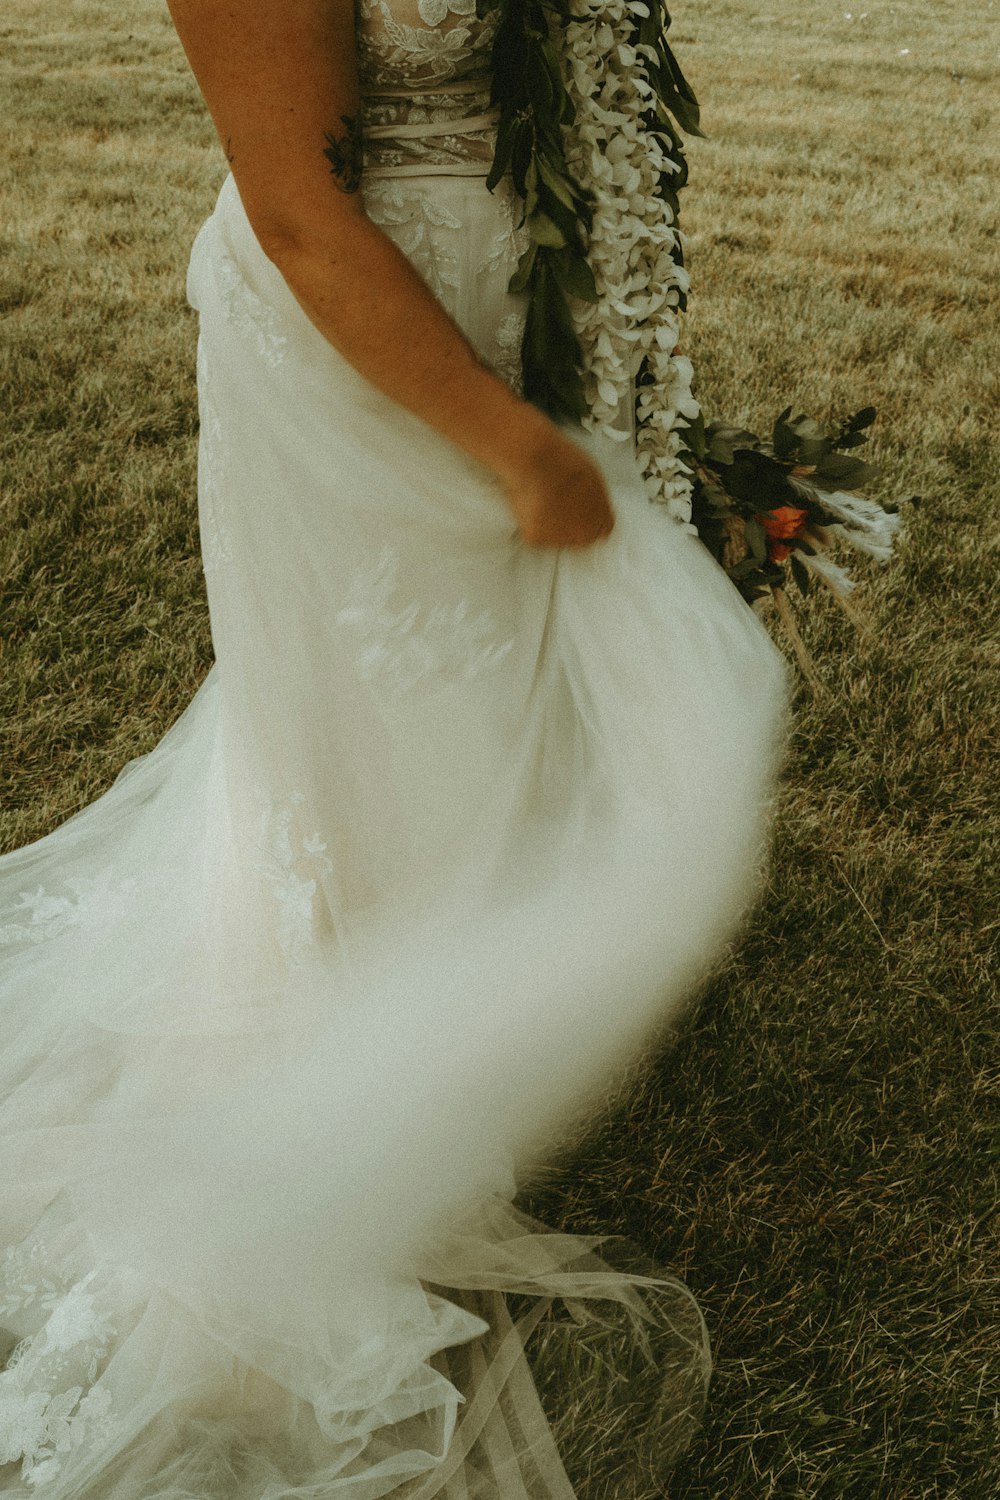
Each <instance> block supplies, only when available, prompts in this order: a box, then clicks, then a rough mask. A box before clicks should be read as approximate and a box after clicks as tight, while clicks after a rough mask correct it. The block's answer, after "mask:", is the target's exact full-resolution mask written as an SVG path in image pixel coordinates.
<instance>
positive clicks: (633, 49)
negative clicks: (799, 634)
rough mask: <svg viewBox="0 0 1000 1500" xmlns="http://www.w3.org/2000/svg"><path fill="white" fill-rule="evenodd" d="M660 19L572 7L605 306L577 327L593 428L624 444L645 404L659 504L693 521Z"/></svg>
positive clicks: (591, 253) (686, 367) (642, 5)
mask: <svg viewBox="0 0 1000 1500" xmlns="http://www.w3.org/2000/svg"><path fill="white" fill-rule="evenodd" d="M657 9H658V7H657ZM652 14H653V11H652V10H651V6H650V4H648V3H646V0H572V19H571V20H570V21H569V22H568V24H567V25H566V27H565V29H564V30H563V31H562V48H561V51H562V62H563V69H564V77H565V79H566V85H567V91H568V92H569V95H570V97H571V99H572V101H573V105H574V108H575V110H576V119H575V122H574V129H573V131H572V133H571V135H570V137H569V142H568V149H567V161H568V165H569V167H570V169H571V171H573V172H574V174H575V175H576V177H577V178H578V180H579V181H581V182H582V183H584V184H585V185H586V186H587V188H589V189H590V191H591V193H592V194H593V198H594V213H593V222H592V225H591V230H590V236H589V243H588V259H589V261H590V267H591V270H592V271H593V273H594V281H595V283H596V290H597V301H596V302H593V303H578V304H577V306H576V307H574V309H573V320H574V323H575V325H576V329H577V332H578V334H579V337H580V343H581V347H582V350H583V356H584V374H583V381H584V392H585V397H586V401H587V406H588V409H589V410H588V415H587V417H586V418H585V425H587V426H589V427H591V428H593V429H596V430H599V431H603V432H607V433H609V434H610V435H612V436H623V435H625V433H623V430H622V428H621V427H620V426H619V425H618V424H619V422H620V420H621V413H622V411H623V410H624V411H625V412H628V413H629V416H630V415H631V414H630V408H631V406H632V404H633V402H635V415H636V432H635V438H636V448H637V451H638V453H639V457H640V460H641V462H642V466H643V470H644V473H645V476H646V486H647V490H648V493H649V496H650V498H651V499H654V500H659V501H663V502H665V503H666V505H667V508H668V510H669V511H670V512H671V514H673V515H674V516H675V517H676V518H677V519H678V520H683V521H690V519H691V479H690V473H691V471H690V469H689V468H688V467H687V465H686V464H685V463H684V461H683V460H682V458H681V457H680V454H681V452H682V451H683V450H684V449H685V448H686V446H687V443H686V439H685V437H684V435H683V429H682V424H684V425H686V424H687V423H688V422H690V421H692V420H693V419H695V418H697V417H698V415H699V412H700V408H699V406H698V403H697V402H696V400H695V399H694V396H693V395H692V391H691V381H692V374H693V371H692V367H691V362H690V360H688V359H687V358H685V357H684V356H683V355H681V354H680V352H679V349H678V347H677V346H678V339H679V336H680V324H679V318H680V312H681V305H682V301H683V298H684V296H685V295H686V293H687V290H688V273H687V270H686V269H685V267H684V265H683V261H682V251H683V245H684V239H683V235H682V233H681V230H680V227H679V225H678V223H677V213H676V196H675V195H672V200H673V201H671V199H668V198H666V197H664V196H663V195H662V193H661V189H660V184H661V183H662V182H663V181H664V179H668V180H676V179H678V178H681V177H683V176H684V175H685V168H684V163H683V160H682V159H678V157H677V156H676V155H671V154H670V153H669V152H668V150H667V143H666V140H665V138H664V136H663V134H662V133H659V132H657V131H656V130H654V129H650V128H649V123H650V122H649V116H650V113H651V110H652V109H653V108H654V105H655V100H656V93H655V89H654V85H653V83H652V82H651V81H650V77H649V74H650V72H651V71H652V70H653V69H656V68H658V67H659V66H660V64H661V55H660V52H659V50H658V49H657V48H656V47H655V46H654V45H653V44H651V43H650V42H647V41H643V40H641V39H640V37H638V36H637V34H636V33H637V29H640V28H641V25H642V23H643V22H648V21H650V19H651V18H652ZM640 373H641V375H642V379H643V383H642V385H641V386H640V387H639V390H638V400H636V380H637V377H639V375H640ZM625 432H626V433H627V434H630V433H631V420H629V424H628V428H627V429H626V430H625Z"/></svg>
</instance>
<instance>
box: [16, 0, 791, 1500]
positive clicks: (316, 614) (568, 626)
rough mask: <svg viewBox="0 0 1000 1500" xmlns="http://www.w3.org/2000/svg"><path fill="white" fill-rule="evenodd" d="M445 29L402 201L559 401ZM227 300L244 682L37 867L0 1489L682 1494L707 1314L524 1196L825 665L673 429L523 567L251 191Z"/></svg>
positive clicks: (729, 849) (216, 457)
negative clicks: (789, 658) (318, 318)
mask: <svg viewBox="0 0 1000 1500" xmlns="http://www.w3.org/2000/svg"><path fill="white" fill-rule="evenodd" d="M390 4H391V6H392V8H391V9H390ZM410 4H411V0H362V6H361V9H360V11H359V49H360V56H361V64H362V74H363V81H364V86H365V90H366V94H367V99H366V122H367V127H368V152H369V157H368V160H369V171H368V174H367V180H366V187H365V200H366V204H367V208H368V211H369V213H370V214H371V216H372V217H373V218H374V219H375V220H376V222H378V223H379V224H380V225H381V226H382V227H383V228H384V230H385V231H386V233H387V234H389V235H390V236H391V237H392V238H393V239H395V240H396V242H397V243H398V244H399V245H400V246H401V247H402V249H403V250H404V251H405V253H406V254H407V255H408V256H409V257H410V258H411V259H412V261H413V262H414V264H415V265H416V266H417V267H418V268H419V270H420V271H421V272H422V273H423V275H424V276H425V277H426V278H427V280H428V281H429V283H430V285H431V286H432V287H433V289H434V291H435V292H436V293H437V295H438V296H439V297H440V298H441V300H442V301H443V302H444V303H445V305H446V306H447V307H448V309H449V310H450V311H451V313H452V314H453V316H454V317H455V318H456V319H457V321H458V322H459V324H460V325H461V326H462V327H463V328H464V329H465V331H466V333H467V335H468V336H469V338H470V339H471V340H472V341H473V342H474V343H475V344H476V346H477V347H478V349H479V350H480V351H481V353H482V355H483V357H484V358H485V359H486V360H488V361H489V362H490V363H491V364H492V365H493V366H494V367H495V368H496V369H497V371H498V372H499V373H501V374H503V375H504V376H506V377H507V378H509V379H511V380H516V378H517V352H518V348H519V343H520V335H521V328H522V318H523V309H522V306H521V302H520V299H518V298H515V297H512V296H511V295H509V294H508V293H507V291H506V285H507V281H508V279H509V277H510V275H511V272H512V270H513V268H514V265H515V262H516V257H517V254H518V251H519V246H520V236H519V232H518V229H517V227H516V217H515V215H514V212H513V208H512V203H511V199H510V196H509V195H508V194H507V193H506V192H505V191H504V190H502V189H501V190H499V191H498V192H497V193H496V194H495V195H493V196H491V195H489V194H488V193H487V192H486V190H485V187H484V184H483V176H484V174H485V171H486V164H487V162H488V160H489V155H490V129H489V120H488V118H487V110H488V83H487V82H486V76H485V75H486V70H487V59H488V46H489V41H490V27H491V23H485V24H484V23H480V22H478V21H477V20H476V19H475V15H474V5H473V0H451V3H450V4H448V3H446V0H420V5H419V12H418V11H417V10H416V9H414V10H412V11H409V10H407V9H406V6H408V5H410ZM189 291H190V296H191V300H192V301H193V303H194V305H195V306H196V307H197V308H198V311H199V313H200V328H201V333H200V340H199V346H198V378H199V391H200V400H201V451H200V457H199V514H200V521H201V530H202V539H203V555H204V565H205V573H206V577H207V581H208V592H209V602H210V607H211V620H212V631H213V640H214V645H215V652H216V665H215V666H214V667H213V668H212V670H211V672H210V673H209V675H208V677H207V679H206V680H205V682H204V684H203V686H202V687H201V689H200V690H199V692H198V693H197V695H196V696H195V698H194V700H193V701H192V702H191V704H190V705H189V706H188V708H187V709H186V710H185V711H184V712H183V713H182V715H181V716H180V718H179V719H178V720H177V722H176V724H175V725H174V726H173V728H172V729H171V730H170V732H169V733H168V734H167V735H166V736H165V737H164V739H163V740H162V741H161V742H160V744H159V745H157V747H156V748H155V750H154V751H153V752H152V753H151V754H149V755H147V756H145V757H143V758H142V759H140V760H136V761H133V762H132V763H131V764H129V765H128V766H126V767H125V769H124V770H123V772H122V773H121V775H120V776H119V778H118V780H117V781H116V782H115V783H114V785H113V786H112V787H111V789H110V790H109V791H108V792H107V793H106V794H105V795H104V796H103V797H101V798H100V799H99V800H98V801H97V802H95V803H94V804H93V805H92V806H90V807H87V808H85V809H84V810H83V811H82V812H80V813H78V814H77V815H76V816H75V817H73V818H71V819H70V820H69V821H68V822H66V823H65V824H63V825H62V826H61V827H59V828H57V829H56V830H55V831H54V832H53V833H52V834H50V835H49V836H48V837H47V838H44V839H42V840H40V841H39V842H38V843H36V844H34V845H31V846H29V847H27V848H24V849H21V850H18V851H16V852H14V853H12V854H10V855H8V856H6V857H5V858H4V859H3V860H2V861H0V959H2V965H3V969H2V984H0V1030H2V1051H0V1184H2V1196H0V1253H2V1250H3V1247H6V1253H5V1258H3V1259H2V1260H0V1361H3V1360H4V1359H6V1367H5V1368H3V1369H2V1372H0V1495H3V1496H11V1497H13V1496H27V1495H36V1494H40V1495H44V1496H47V1497H51V1500H223V1497H232V1500H237V1497H239V1500H286V1497H287V1500H292V1497H294V1500H333V1497H337V1500H375V1497H377V1496H381V1495H385V1494H390V1493H391V1494H393V1495H398V1496H400V1497H406V1500H417V1497H419V1500H426V1497H429V1496H432V1495H440V1496H442V1497H446V1500H529V1497H530V1500H569V1497H572V1496H573V1495H574V1493H578V1494H581V1495H585V1496H587V1497H589V1500H610V1497H611V1496H615V1497H616V1500H617V1497H619V1496H626V1495H628V1494H629V1493H631V1491H630V1490H629V1488H628V1486H629V1484H634V1485H635V1486H636V1488H635V1493H636V1494H640V1495H650V1494H655V1493H659V1490H658V1489H657V1486H658V1485H659V1486H662V1474H663V1472H664V1471H665V1468H666V1467H667V1465H668V1464H669V1461H670V1459H671V1457H672V1456H673V1455H674V1453H675V1451H676V1450H677V1449H678V1448H679V1447H682V1446H683V1443H684V1441H685V1439H686V1437H687V1436H688V1435H689V1432H690V1428H691V1424H692V1422H693V1421H694V1420H695V1418H696V1416H697V1410H698V1405H699V1401H700V1399H701V1397H702V1395H703V1391H704V1385H705V1381H706V1379H707V1373H708V1356H707V1349H706V1345H705V1338H704V1332H703V1327H702V1322H701V1318H700V1314H699V1312H698V1309H697V1306H696V1304H695V1303H694V1300H693V1299H692V1298H691V1297H690V1295H689V1294H688V1293H687V1292H686V1291H685V1289H684V1288H683V1287H682V1286H681V1285H680V1284H679V1283H676V1282H673V1281H672V1280H671V1279H670V1278H669V1277H667V1276H665V1275H659V1274H655V1272H656V1268H655V1267H653V1268H650V1267H649V1266H646V1267H643V1266H642V1265H641V1264H639V1265H637V1264H636V1263H634V1262H633V1263H632V1264H630V1265H628V1266H616V1265H615V1263H614V1255H613V1254H612V1253H611V1251H610V1249H608V1250H607V1251H606V1252H605V1251H602V1253H601V1255H598V1253H597V1248H596V1247H597V1245H598V1244H600V1240H599V1239H597V1238H594V1237H585V1236H573V1235H567V1234H561V1233H555V1232H552V1231H550V1230H547V1229H546V1228H545V1227H544V1226H543V1225H541V1224H540V1223H538V1222H537V1221H535V1220H534V1219H532V1218H530V1217H528V1216H527V1215H525V1214H523V1213H521V1212H519V1211H518V1210H516V1209H515V1208H514V1207H513V1204H512V1201H511V1200H512V1198H513V1197H514V1194H515V1183H516V1181H517V1180H520V1178H521V1175H522V1174H523V1173H525V1172H527V1171H528V1170H529V1169H530V1167H531V1165H532V1163H537V1162H538V1161H539V1160H541V1159H544V1158H545V1156H546V1153H547V1152H550V1151H551V1150H554V1143H555V1142H556V1141H557V1140H560V1139H564V1138H565V1136H566V1132H567V1131H571V1130H573V1129H576V1128H578V1126H579V1125H580V1123H581V1122H583V1121H585V1119H586V1115H587V1111H588V1110H592V1109H593V1108H594V1106H595V1104H596V1103H597V1102H598V1101H599V1100H600V1099H601V1097H602V1096H603V1091H606V1089H607V1088H608V1086H609V1085H611V1084H613V1083H614V1082H615V1081H616V1080H617V1079H619V1078H620V1077H621V1076H622V1069H623V1066H624V1065H625V1064H626V1063H627V1062H628V1061H629V1059H632V1058H634V1057H635V1056H636V1055H637V1054H638V1053H639V1052H640V1051H641V1050H642V1048H643V1047H644V1046H648V1045H650V1044H651V1043H652V1042H653V1041H654V1040H655V1039H656V1038H657V1037H658V1036H661V1035H662V1027H663V1025H664V1023H665V1022H668V1021H669V1018H670V1016H671V1014H672V1013H673V1012H674V1010H675V1008H676V1006H677V1004H678V1003H679V1002H680V1000H681V999H682V998H683V997H684V996H685V995H686V994H687V993H688V992H689V991H690V989H691V987H692V985H693V984H694V983H695V982H696V981H697V980H698V979H699V977H701V976H702V975H703V974H704V973H705V971H706V969H707V968H708V966H709V965H710V964H711V962H712V961H713V959H714V958H715V957H716V956H717V955H718V952H719V949H720V946H721V945H722V944H723V943H724V942H725V941H726V939H727V938H728V937H729V936H731V935H732V933H733V932H734V930H735V924H736V923H737V921H738V919H739V917H740V915H741V913H742V911H743V910H744V909H745V906H746V903H747V901H748V900H749V899H750V897H751V896H752V895H753V892H754V889H755V883H756V881H757V877H758V875H759V871H760V866H761V847H762V831H763V829H764V828H765V825H766V809H767V803H768V799H769V796H770V792H771V788H772V785H773V778H774V770H775V763H776V758H777V756H778V755H779V753H780V745H781V740H782V735H783V727H784V716H785V701H786V681H785V671H784V667H783V664H782V661H781V658H780V657H779V654H778V653H777V651H776V650H775V649H774V647H773V646H772V645H771V643H770V641H769V639H768V637H767V635H766V633H765V631H764V629H763V628H762V626H761V625H760V624H759V623H758V621H757V620H756V618H755V617H754V615H753V614H752V613H751V611H750V610H749V609H747V607H746V606H745V605H744V603H743V602H742V600H741V599H740V598H739V597H738V595H737V594H736V592H735V591H734V589H733V588H732V586H731V585H730V583H729V582H728V580H727V579H726V578H725V577H724V576H723V574H722V573H721V572H720V570H719V569H718V568H717V567H716V566H715V564H714V563H713V562H712V561H711V560H710V559H709V557H708V555H707V553H706V552H705V551H704V549H703V548H702V547H701V545H700V544H699V542H698V541H697V540H696V539H695V538H694V537H693V536H692V535H691V534H690V533H689V532H688V531H686V530H685V529H684V527H682V526H679V525H677V524H676V523H675V522H674V521H672V520H670V519H669V518H668V517H667V516H666V515H665V514H664V513H663V511H662V510H660V509H658V508H657V507H656V506H653V505H651V504H650V503H649V502H648V501H647V500H646V498H645V496H644V493H643V489H642V484H641V480H640V478H639V476H638V472H637V469H636V466H635V461H634V459H633V458H632V456H631V451H630V449H629V446H628V445H627V444H617V445H616V444H613V443H610V442H608V441H607V440H606V439H605V440H604V441H603V442H599V441H597V440H596V439H587V440H584V439H583V438H581V441H587V442H588V443H589V446H590V449H591V451H592V452H593V453H594V455H595V456H596V457H597V458H598V459H599V461H600V462H601V463H602V464H604V466H605V468H606V470H607V473H608V476H609V482H610V484H611V487H612V491H613V496H614V503H615V507H616V511H617V516H618V524H617V526H616V529H615V531H614V533H613V535H612V537H611V538H610V539H609V540H607V541H606V542H604V543H601V544H599V545H597V546H595V547H593V548H590V549H586V550H584V551H581V552H574V551H555V550H537V549H531V548H528V547H526V546H524V545H523V544H522V543H521V542H520V541H519V540H518V539H517V537H516V536H515V534H514V526H513V523H512V519H511V515H510V513H509V511H508V509H507V507H506V505H505V502H504V500H503V497H502V495H501V493H500V491H499V490H498V488H497V486H496V484H495V483H494V482H493V481H492V479H491V477H490V476H489V475H488V474H487V473H486V472H485V471H484V470H482V469H480V468H479V467H478V466H477V465H475V464H474V463H473V462H472V461H471V460H469V459H467V458H466V457H465V456H463V454H462V453H461V452H460V451H459V450H458V449H456V448H455V447H453V446H451V445H450V444H449V443H448V442H446V441H445V440H444V439H442V438H441V437H439V436H438V435H437V434H436V433H435V432H433V431H432V430H431V429H430V428H428V427H427V426H425V425H424V424H422V423H421V422H420V421H419V420H417V419H416V418H414V417H412V416H410V415H409V414H407V413H406V412H405V411H403V410H402V409H400V408H398V407H397V406H396V405H394V404H393V402H392V401H391V400H389V399H388V398H386V397H385V396H383V395H381V394H380V393H379V392H378V391H377V390H375V389H373V388H372V387H371V386H370V385H368V384H367V383H366V382H365V380H363V379H362V378H361V376H360V375H358V374H357V373H356V372H355V371H354V370H353V369H352V367H351V366H350V365H348V364H347V363H346V362H345V361H344V359H343V358H341V356H340V355H338V354H337V353H336V352H335V351H334V350H333V349H332V348H331V347H330V346H329V345H328V344H327V343H326V342H325V341H324V339H323V338H322V337H321V336H320V334H319V333H318V332H317V331H316V330H315V329H314V328H313V327H312V325H311V324H310V323H309V321H308V320H307V319H306V317H305V316H304V314H303V313H302V312H301V310H300V309H299V307H298V305H297V304H296V302H295V301H294V299H293V298H292V296H291V294H290V293H289V291H288V289H287V287H286V286H285V284H284V282H283V281H282V278H281V276H280V275H279V273H278V271H277V270H276V269H275V267H274V266H273V265H272V264H271V263H270V262H269V261H268V260H267V259H266V257H265V256H264V254H263V253H262V251H261V249H260V247H259V246H258V244H257V242H256V240H255V238H254V235H253V233H252V231H251V229H250V226H249V224H248V222H247V219H246V217H245V215H244V212H243V209H242V206H241V203H240V199H239V196H238V193H237V190H236V187H235V185H234V183H233V181H232V179H231V178H230V179H228V180H227V181H226V183H225V185H224V186H223V188H222V191H221V194H220V196H219V200H218V204H217V206H216V208H215V211H214V213H213V214H212V216H211V218H210V219H209V220H208V222H207V223H206V224H205V226H204V228H203V229H202V230H201V232H200V234H199V236H198V238H197V241H196V244H195V247H194V251H193V255H192V260H191V270H190V280H189ZM372 294H373V295H374V294H376V289H374V288H373V289H372ZM344 295H345V296H346V295H351V296H356V295H358V292H357V290H354V289H352V290H347V289H345V291H344ZM664 1192H665V1202H669V1184H668V1185H667V1186H666V1187H665V1189H664ZM644 1271H645V1272H646V1273H649V1272H650V1271H652V1272H653V1273H654V1274H644ZM533 1328H534V1329H535V1332H534V1333H532V1329H533ZM526 1343H527V1345H528V1355H529V1358H530V1360H531V1361H532V1362H533V1366H534V1369H532V1364H531V1363H529V1359H528V1358H526V1354H525V1344H526ZM543 1385H544V1386H545V1389H544V1390H543V1395H544V1396H545V1398H546V1403H547V1411H548V1415H546V1414H545V1412H543V1408H542V1405H540V1403H539V1397H538V1394H537V1390H538V1389H539V1388H541V1387H542V1386H543ZM550 1417H551V1418H552V1421H553V1422H554V1423H555V1432H554V1429H553V1426H552V1425H550V1421H549V1418H550ZM595 1422H596V1423H597V1430H603V1431H604V1432H606V1434H607V1441H606V1443H605V1444H604V1445H603V1447H602V1448H601V1451H596V1450H593V1451H589V1452H588V1451H587V1448H586V1444H582V1445H581V1451H577V1452H572V1455H571V1450H573V1443H574V1436H575V1435H578V1434H580V1433H581V1432H583V1431H586V1432H588V1433H589V1434H590V1436H591V1437H592V1436H593V1432H594V1430H595V1427H594V1424H595ZM588 1424H589V1425H588ZM557 1439H558V1441H557ZM560 1450H561V1452H562V1457H560ZM571 1456H572V1462H571ZM564 1463H565V1466H566V1467H564ZM569 1468H572V1470H573V1474H574V1482H572V1483H571V1480H570V1478H569V1477H567V1469H569ZM644 1483H645V1484H646V1486H647V1488H645V1489H643V1487H642V1486H643V1484H644ZM650 1486H651V1488H650Z"/></svg>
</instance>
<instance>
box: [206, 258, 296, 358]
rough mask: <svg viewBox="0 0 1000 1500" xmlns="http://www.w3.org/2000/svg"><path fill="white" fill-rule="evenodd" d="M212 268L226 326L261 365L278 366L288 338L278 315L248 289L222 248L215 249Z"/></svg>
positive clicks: (244, 279) (233, 263)
mask: <svg viewBox="0 0 1000 1500" xmlns="http://www.w3.org/2000/svg"><path fill="white" fill-rule="evenodd" d="M214 264H215V268H216V270H217V272H218V280H217V283H216V285H217V286H218V289H219V297H220V299H221V301H222V305H223V307H224V308H225V312H226V317H227V318H228V320H229V322H230V323H231V324H232V326H233V327H234V328H235V329H236V330H237V331H238V332H239V333H241V334H243V335H244V336H245V337H246V338H247V339H249V340H250V342H251V343H253V344H254V345H255V347H256V350H257V353H258V354H259V355H260V357H261V359H263V360H264V361H265V363H267V364H269V365H273V366H277V365H280V364H281V362H282V360H283V359H284V358H285V354H286V352H287V349H288V335H287V334H285V333H283V332H282V331H281V330H282V320H281V314H280V313H279V312H278V310H277V308H275V307H272V306H271V304H270V303H268V302H265V301H263V299H262V298H260V297H258V296H257V294H256V292H254V291H253V290H252V289H251V287H250V286H249V285H248V283H247V280H246V277H245V276H244V275H243V272H242V271H241V270H240V268H239V266H238V265H237V264H236V261H235V260H234V259H233V257H232V254H231V252H230V251H229V249H228V248H227V247H226V246H225V245H220V246H219V251H218V253H217V255H216V257H215V261H214Z"/></svg>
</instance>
